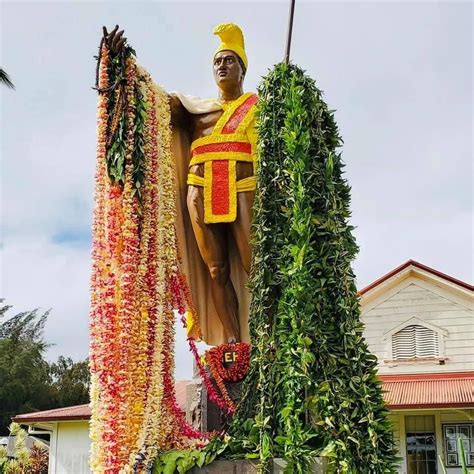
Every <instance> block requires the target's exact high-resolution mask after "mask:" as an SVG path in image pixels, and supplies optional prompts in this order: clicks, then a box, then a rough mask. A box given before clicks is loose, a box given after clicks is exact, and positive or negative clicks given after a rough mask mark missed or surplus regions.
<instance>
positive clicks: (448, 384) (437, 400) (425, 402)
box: [380, 372, 474, 410]
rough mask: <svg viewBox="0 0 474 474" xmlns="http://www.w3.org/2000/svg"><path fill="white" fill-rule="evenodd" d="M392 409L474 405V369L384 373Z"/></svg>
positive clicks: (384, 383)
mask: <svg viewBox="0 0 474 474" xmlns="http://www.w3.org/2000/svg"><path fill="white" fill-rule="evenodd" d="M380 379H381V380H382V386H383V390H384V392H385V393H384V398H385V402H386V403H387V407H388V408H390V409H391V410H397V409H408V408H410V409H417V408H454V407H465V408H467V407H474V372H448V373H444V374H443V373H437V374H398V375H381V376H380Z"/></svg>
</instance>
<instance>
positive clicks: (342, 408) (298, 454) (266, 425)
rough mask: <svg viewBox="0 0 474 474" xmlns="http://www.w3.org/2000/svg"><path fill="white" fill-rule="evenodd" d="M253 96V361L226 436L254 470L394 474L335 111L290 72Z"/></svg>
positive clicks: (281, 68) (267, 81)
mask: <svg viewBox="0 0 474 474" xmlns="http://www.w3.org/2000/svg"><path fill="white" fill-rule="evenodd" d="M258 94H259V106H258V107H259V121H258V123H259V125H258V135H259V166H258V170H257V190H256V197H255V203H254V225H253V229H252V235H253V265H252V271H251V275H250V289H251V294H252V302H251V311H250V329H251V337H252V344H253V349H252V359H251V368H250V373H249V375H248V377H247V379H246V381H245V385H244V397H243V401H242V402H241V405H240V407H239V409H238V412H237V414H236V415H235V417H234V420H233V423H232V424H231V427H230V429H229V434H230V436H231V437H232V439H233V440H234V442H235V445H238V446H241V447H243V446H247V449H248V450H250V452H249V451H247V455H253V454H258V455H259V458H260V460H261V462H262V465H263V467H265V465H266V463H267V462H268V460H269V459H270V458H271V457H280V456H281V457H284V458H285V460H286V461H287V463H288V464H287V470H288V472H295V473H297V472H301V473H302V472H308V471H309V469H310V468H309V466H310V462H311V459H312V457H313V456H314V455H316V454H318V453H323V454H325V455H327V456H328V457H329V464H330V466H329V468H330V469H332V470H333V471H334V472H341V473H343V472H345V473H356V472H357V473H365V472H366V473H382V472H392V471H393V469H394V463H395V451H394V448H393V440H392V434H391V428H390V425H389V423H388V421H387V418H386V411H385V408H384V402H383V399H382V394H381V391H380V384H379V383H378V381H377V378H376V359H375V358H374V357H373V356H372V355H371V354H369V352H368V348H367V345H366V343H365V341H364V340H363V338H362V336H361V334H362V330H363V328H362V325H361V323H360V321H359V307H358V301H357V290H356V286H355V282H354V274H353V271H352V269H351V262H352V260H353V259H354V257H355V255H356V253H357V250H358V249H357V245H356V243H355V240H354V237H353V235H352V227H351V226H350V225H349V224H348V218H349V217H350V208H349V204H350V187H349V185H348V184H347V182H346V181H345V179H344V178H343V175H342V173H343V166H344V165H343V163H342V160H341V155H340V153H338V151H337V149H338V147H339V146H340V145H341V144H342V139H341V137H340V136H339V132H338V129H337V125H336V123H335V120H334V115H333V111H331V110H329V109H328V107H327V105H326V104H325V102H324V101H323V100H322V94H321V91H319V89H318V88H317V87H316V85H315V83H314V81H313V79H311V78H310V77H308V76H307V75H306V74H305V73H304V72H303V71H302V70H301V69H299V68H298V67H296V66H294V65H286V64H278V65H277V66H275V68H274V69H272V70H271V71H270V72H269V74H268V75H267V76H266V77H265V78H264V79H263V80H262V82H261V85H260V87H259V91H258ZM248 419H253V420H254V426H253V427H252V428H251V429H249V428H248V426H246V423H244V422H243V421H244V420H248ZM250 434H251V438H252V443H248V441H249V439H250ZM255 437H256V439H255ZM252 449H253V450H254V451H251V450H252Z"/></svg>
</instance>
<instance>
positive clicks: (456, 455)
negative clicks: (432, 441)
mask: <svg viewBox="0 0 474 474" xmlns="http://www.w3.org/2000/svg"><path fill="white" fill-rule="evenodd" d="M443 428H444V430H443V433H444V450H445V453H446V466H448V467H451V466H457V467H459V466H460V465H461V458H460V455H461V453H460V452H459V441H458V440H459V439H460V440H461V442H462V444H463V447H464V455H465V457H466V464H467V465H468V466H474V424H473V423H459V424H455V425H453V424H450V425H444V427H443Z"/></svg>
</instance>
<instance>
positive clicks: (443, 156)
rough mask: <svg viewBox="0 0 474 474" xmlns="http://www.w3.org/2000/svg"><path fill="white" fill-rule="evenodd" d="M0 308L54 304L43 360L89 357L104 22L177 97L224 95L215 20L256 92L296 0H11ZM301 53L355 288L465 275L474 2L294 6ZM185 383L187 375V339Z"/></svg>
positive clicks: (469, 237) (4, 57)
mask: <svg viewBox="0 0 474 474" xmlns="http://www.w3.org/2000/svg"><path fill="white" fill-rule="evenodd" d="M0 16H1V19H0V27H1V33H0V35H1V36H0V67H2V68H3V69H5V70H6V71H7V72H8V73H9V74H10V76H11V78H12V80H13V82H14V83H15V86H16V89H15V91H11V90H9V89H7V88H5V87H1V88H0V94H1V97H0V99H1V102H0V104H1V105H0V117H1V118H0V120H1V126H0V156H1V168H0V171H1V194H0V196H1V201H0V211H1V223H0V224H1V235H0V239H1V242H0V259H1V261H0V265H1V272H0V277H1V283H0V297H3V298H5V300H6V301H5V302H6V303H8V304H10V305H13V308H12V309H11V310H10V316H12V315H13V314H16V313H18V312H20V311H26V310H29V309H33V308H37V307H38V308H40V309H41V310H43V311H45V310H47V309H49V308H51V309H52V311H51V314H50V316H49V320H48V323H47V326H46V330H45V336H46V339H47V341H49V342H50V343H52V344H54V345H53V346H52V347H51V348H50V349H49V350H48V353H47V356H48V358H49V359H51V360H55V359H56V358H57V357H58V356H59V355H65V356H70V357H72V358H73V359H74V360H79V359H83V358H85V357H86V356H87V353H88V317H89V276H90V267H91V260H90V246H91V219H92V208H93V174H94V167H95V146H96V145H95V144H96V105H97V96H96V93H95V92H94V91H93V90H92V86H93V85H94V75H95V60H94V55H95V54H96V53H97V47H98V43H99V41H100V36H101V29H102V25H107V26H108V27H113V26H114V25H115V24H117V23H118V24H119V25H120V26H121V27H123V28H124V29H125V36H126V37H127V38H128V40H129V43H130V44H131V45H132V46H133V47H134V49H135V50H136V51H137V55H138V61H139V63H140V64H141V65H142V66H144V67H145V68H146V69H147V70H148V71H149V72H150V73H151V75H152V76H153V78H154V80H155V81H156V82H157V83H159V84H161V85H163V86H164V87H165V88H166V89H167V90H168V91H172V90H178V91H182V92H184V93H187V94H192V95H198V96H201V97H215V96H216V86H215V84H214V83H213V79H212V68H211V59H212V54H213V52H214V50H215V48H216V47H217V44H218V41H217V38H215V37H214V36H213V35H212V29H213V27H214V26H215V25H216V24H217V23H220V22H224V21H232V22H235V23H238V24H239V25H240V26H241V27H242V29H243V31H244V34H245V39H246V49H247V55H248V57H249V69H248V73H247V77H246V84H245V88H246V90H249V91H251V90H255V89H256V87H257V84H258V83H259V81H260V78H261V77H262V76H264V75H265V74H266V72H267V71H268V69H269V68H271V67H272V65H274V64H275V63H277V62H279V61H281V59H282V57H283V55H284V50H285V37H286V29H287V21H288V2H287V1H285V2H269V1H266V2H255V1H252V2H245V1H240V2H227V1H222V0H221V1H219V2H197V1H193V2H178V1H174V2H132V1H127V2H123V1H114V2H112V1H110V2H105V1H104V2H99V1H96V2H89V1H82V2H81V1H76V2H60V1H55V2H20V1H17V2H7V1H1V2H0ZM294 21H295V23H294V30H293V41H292V52H291V58H292V60H293V62H295V63H296V64H298V65H299V66H301V67H303V68H304V69H306V71H307V72H308V74H310V75H311V76H312V77H313V78H315V79H316V82H317V85H318V87H319V88H320V89H322V90H323V91H324V93H325V99H326V101H327V102H328V104H329V106H330V108H331V109H335V110H336V113H335V117H336V120H337V122H338V124H339V127H340V131H341V134H342V136H343V138H344V147H343V157H344V160H345V162H346V164H347V166H346V178H347V179H348V181H349V183H350V185H351V187H352V205H351V208H352V213H353V215H352V218H351V224H352V225H354V226H356V230H355V234H356V238H357V241H358V243H359V245H360V253H359V255H358V257H357V259H356V260H355V262H354V269H355V272H356V275H357V283H358V287H359V288H362V287H364V286H366V285H367V284H369V283H371V282H372V281H374V280H375V279H377V278H378V277H380V276H382V275H383V274H385V273H386V272H388V271H390V270H391V269H393V268H395V267H397V266H398V265H400V264H402V263H403V262H405V261H406V260H408V259H415V260H418V261H419V262H421V263H424V264H426V265H429V266H431V267H434V268H436V269H437V270H440V271H442V272H445V273H448V274H450V275H452V276H454V277H456V278H459V279H461V280H464V281H468V282H472V274H473V260H472V255H473V252H472V250H473V248H472V242H473V227H472V203H473V201H472V198H473V189H472V185H473V181H472V179H473V175H472V157H473V92H472V91H473V81H472V75H473V67H472V66H473V63H472V61H473V59H472V58H473V55H472V44H473V41H472V40H473V37H472V35H473V5H472V3H471V2H407V1H404V2H386V1H378V2H359V1H350V2H317V1H313V2H309V1H306V2H304V1H301V0H297V1H296V10H295V20H294ZM176 346H177V347H176V365H177V368H176V376H177V378H178V379H179V378H181V379H182V378H189V377H190V376H191V373H192V363H191V357H190V356H189V354H188V351H187V348H186V343H185V338H184V333H183V330H181V329H178V335H177V344H176Z"/></svg>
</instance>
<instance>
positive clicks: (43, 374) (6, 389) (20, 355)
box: [0, 300, 53, 434]
mask: <svg viewBox="0 0 474 474" xmlns="http://www.w3.org/2000/svg"><path fill="white" fill-rule="evenodd" d="M1 302H3V300H0V303H1ZM8 309H9V306H2V307H1V308H0V317H4V316H5V313H6V312H7V311H8ZM48 314H49V311H47V312H46V313H43V314H42V315H39V314H38V310H37V309H36V310H33V311H27V312H23V313H19V314H17V315H15V316H13V317H12V318H10V319H8V320H6V321H5V322H2V323H0V380H1V381H2V383H1V384H0V434H5V433H7V427H8V425H9V424H10V421H11V417H12V416H14V415H17V414H19V413H26V412H29V411H35V410H42V409H46V408H50V406H51V401H52V395H53V391H52V387H51V377H50V370H49V364H48V363H47V362H46V361H45V360H44V358H43V354H44V351H45V350H46V348H47V347H48V344H47V343H46V342H45V341H44V340H43V329H44V325H45V322H46V319H47V317H48Z"/></svg>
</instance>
